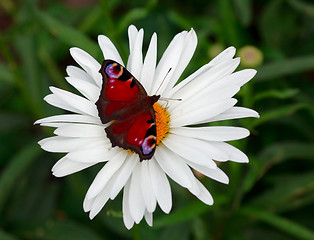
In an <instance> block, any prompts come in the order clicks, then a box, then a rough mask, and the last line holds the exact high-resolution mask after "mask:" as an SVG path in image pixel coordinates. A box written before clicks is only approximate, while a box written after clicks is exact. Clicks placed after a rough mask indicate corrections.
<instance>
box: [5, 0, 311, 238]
mask: <svg viewBox="0 0 314 240" xmlns="http://www.w3.org/2000/svg"><path fill="white" fill-rule="evenodd" d="M129 24H135V25H136V26H137V27H138V28H141V27H143V28H144V30H145V36H144V51H145V50H146V47H147V45H148V43H149V39H150V37H151V35H152V33H153V32H155V31H156V32H157V34H158V51H159V52H158V54H159V57H160V56H161V54H162V52H163V51H164V50H165V48H166V46H167V44H168V43H169V42H170V40H171V39H172V37H173V36H174V35H175V34H176V33H177V32H180V31H182V30H189V29H190V28H191V27H193V28H194V29H195V31H196V33H197V35H198V40H199V44H198V47H197V50H196V52H195V54H194V57H193V59H192V61H191V63H190V64H189V66H188V68H187V70H186V71H185V73H184V75H185V76H186V75H188V74H190V73H192V72H193V71H195V70H196V69H197V68H198V67H200V66H202V65H203V64H205V63H207V62H208V61H209V60H210V59H211V58H212V57H213V56H214V55H215V54H217V53H218V52H219V51H221V50H222V49H223V48H225V47H228V46H230V45H233V46H235V47H237V49H238V53H239V50H241V51H240V54H241V56H242V62H243V63H245V64H242V65H241V66H240V67H239V69H241V68H244V67H253V68H256V69H257V70H258V74H257V76H256V77H255V78H254V79H253V80H252V81H251V82H250V83H249V84H247V85H246V86H245V87H243V88H242V89H241V91H240V92H239V93H238V94H237V98H238V99H239V104H238V105H239V106H241V105H242V106H245V107H249V108H253V109H255V110H257V111H258V112H259V113H260V115H261V118H260V119H242V120H238V121H228V122H224V123H223V124H224V125H226V124H227V125H239V126H244V127H246V128H248V129H250V130H251V136H250V137H249V138H247V139H245V140H241V141H237V142H234V143H232V144H234V145H235V146H237V147H239V148H240V149H242V150H243V151H244V152H246V153H247V154H248V156H249V158H250V163H249V164H236V163H231V162H227V163H223V164H221V165H220V166H221V168H222V169H223V170H224V171H225V172H226V173H227V174H228V175H229V177H230V184H229V185H223V184H220V183H217V182H215V181H214V180H211V179H207V178H201V181H202V182H203V183H204V184H205V186H206V187H207V188H208V189H209V190H210V192H211V193H212V195H213V197H214V200H215V204H214V205H213V206H206V205H205V204H203V203H202V202H200V201H198V200H197V199H196V198H195V197H194V196H192V195H191V194H189V192H188V191H186V190H185V189H182V188H181V187H179V186H178V185H177V184H173V183H171V185H172V190H173V202H174V204H173V209H172V211H171V213H170V214H169V215H166V214H164V213H162V212H161V211H160V209H158V210H157V211H156V212H155V214H154V227H153V228H151V227H148V226H147V225H146V223H141V224H140V225H138V226H135V227H134V228H133V229H132V230H130V231H128V230H126V228H125V227H124V225H123V221H122V218H121V199H122V196H121V195H122V194H120V195H119V196H118V197H117V199H116V200H115V201H111V202H109V203H107V205H106V206H105V208H104V209H103V210H102V212H101V213H100V214H99V215H98V216H97V217H96V218H95V219H94V220H93V221H90V220H89V218H88V214H86V213H84V212H83V208H82V202H83V199H84V195H85V193H86V191H87V189H88V187H89V185H90V183H91V182H92V180H93V177H94V176H95V174H96V172H97V171H98V170H99V168H100V167H101V166H100V165H101V164H99V166H96V167H93V168H91V169H88V170H85V171H83V172H80V173H77V174H73V175H71V176H68V177H65V178H61V179H58V178H55V177H53V176H52V175H51V172H50V169H51V167H52V166H53V164H54V163H55V162H56V161H57V160H58V159H59V158H60V157H61V156H62V155H59V154H53V153H46V152H44V151H43V150H41V149H40V147H39V146H38V145H37V141H38V140H40V139H42V138H44V137H48V136H51V135H52V130H51V129H48V128H42V127H39V126H33V122H34V121H35V120H36V119H39V118H42V117H46V116H50V115H53V114H58V113H61V112H62V111H61V110H59V109H56V108H54V107H51V106H49V105H48V104H47V103H45V102H44V101H43V97H44V96H45V95H47V94H48V92H49V90H48V86H50V85H54V86H57V87H60V88H63V89H66V90H71V91H73V89H71V88H70V86H69V85H68V84H67V83H66V82H65V80H64V77H65V76H66V73H65V68H66V66H67V65H69V64H75V63H74V61H73V60H72V58H71V57H70V54H69V50H68V49H69V48H70V47H73V46H77V47H80V48H82V49H84V50H86V51H87V52H89V53H90V54H91V55H92V56H94V57H95V58H96V59H97V60H98V61H102V59H101V57H102V54H101V51H100V49H99V48H98V46H97V35H98V34H105V35H107V36H108V37H110V38H111V39H112V41H113V42H114V43H115V44H116V46H117V48H118V49H119V51H120V53H121V55H122V57H123V59H124V60H125V61H126V59H127V56H128V39H127V27H128V25H129ZM0 28H1V33H0V96H1V97H0V239H1V240H17V239H25V240H28V239H38V240H48V239H49V240H50V239H51V240H67V239H77V240H83V239H84V240H85V239H89V240H100V239H153V240H154V239H180V240H184V239H195V240H205V239H213V240H220V239H226V240H233V239H244V240H245V239H254V240H259V239H279V240H281V239H283V240H285V239H287V240H288V239H314V217H313V213H314V163H313V160H314V142H313V140H314V126H313V123H314V121H313V119H314V109H313V105H314V99H313V94H314V3H313V1H310V0H300V1H299V0H271V1H270V0H268V1H267V0H217V1H204V0H195V1H182V0H175V1H157V0H147V1H140V0H135V1H122V0H108V1H105V0H103V1H99V2H98V1H92V0H90V1H88V0H67V1H56V0H45V1H39V0H38V1H35V0H24V1H23V0H20V1H17V0H15V1H11V0H0ZM248 46H254V48H253V51H251V50H250V48H249V47H248ZM250 51H251V52H250ZM261 58H263V60H262V59H261Z"/></svg>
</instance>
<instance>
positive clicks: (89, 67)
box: [70, 47, 102, 87]
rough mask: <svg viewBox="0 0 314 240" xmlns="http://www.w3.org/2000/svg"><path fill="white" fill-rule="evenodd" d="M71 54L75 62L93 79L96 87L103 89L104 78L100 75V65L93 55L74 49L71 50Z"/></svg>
mask: <svg viewBox="0 0 314 240" xmlns="http://www.w3.org/2000/svg"><path fill="white" fill-rule="evenodd" d="M70 53H71V55H72V57H73V58H74V60H75V61H76V62H77V63H78V64H79V65H80V66H81V67H82V68H83V69H84V70H85V71H86V72H87V73H88V75H89V76H91V77H92V79H93V80H94V81H95V83H96V85H97V86H99V87H101V85H102V76H101V74H100V73H99V70H100V67H101V66H100V64H99V63H98V62H97V61H96V60H95V59H94V58H93V57H92V56H91V55H89V54H88V53H87V52H85V51H83V50H82V49H80V48H76V47H73V48H71V49H70Z"/></svg>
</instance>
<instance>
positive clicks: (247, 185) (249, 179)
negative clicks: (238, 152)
mask: <svg viewBox="0 0 314 240" xmlns="http://www.w3.org/2000/svg"><path fill="white" fill-rule="evenodd" d="M313 156H314V144H309V143H299V142H288V143H277V144H272V145H270V146H269V147H266V148H265V149H264V150H263V151H262V152H261V153H260V154H259V155H258V157H257V158H253V159H251V162H252V165H251V167H250V171H249V172H248V174H247V176H246V179H245V181H244V186H243V188H244V191H245V192H247V191H249V190H250V189H251V188H252V187H253V185H254V183H255V182H256V181H257V180H258V179H260V178H262V177H263V176H264V175H265V173H266V172H267V171H268V170H269V169H270V168H271V167H272V166H273V165H275V164H278V163H282V162H283V161H287V160H289V159H294V158H298V159H309V160H311V159H312V158H313Z"/></svg>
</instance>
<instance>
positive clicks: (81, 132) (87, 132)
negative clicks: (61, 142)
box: [54, 123, 107, 138]
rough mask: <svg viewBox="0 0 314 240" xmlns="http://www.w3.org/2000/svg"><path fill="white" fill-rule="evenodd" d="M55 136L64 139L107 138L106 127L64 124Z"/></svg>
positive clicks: (56, 131)
mask: <svg viewBox="0 0 314 240" xmlns="http://www.w3.org/2000/svg"><path fill="white" fill-rule="evenodd" d="M54 134H56V135H59V136H63V137H82V138H84V137H103V138H106V137H107V136H106V132H105V128H104V126H99V125H90V124H80V123H64V125H63V126H61V127H58V128H57V129H56V130H55V131H54Z"/></svg>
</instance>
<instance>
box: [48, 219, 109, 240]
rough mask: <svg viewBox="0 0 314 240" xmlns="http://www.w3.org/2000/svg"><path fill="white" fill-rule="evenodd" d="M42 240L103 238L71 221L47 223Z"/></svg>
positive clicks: (99, 239) (96, 239) (100, 239)
mask: <svg viewBox="0 0 314 240" xmlns="http://www.w3.org/2000/svg"><path fill="white" fill-rule="evenodd" d="M42 239H45V240H55V239H58V240H69V239H75V240H86V239H88V240H103V239H106V238H104V236H102V237H100V236H98V235H96V234H95V233H94V232H93V231H92V230H90V229H88V228H87V227H85V226H82V225H79V224H77V223H74V222H71V221H68V220H67V221H49V222H47V224H46V226H45V227H44V228H43V236H42Z"/></svg>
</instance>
